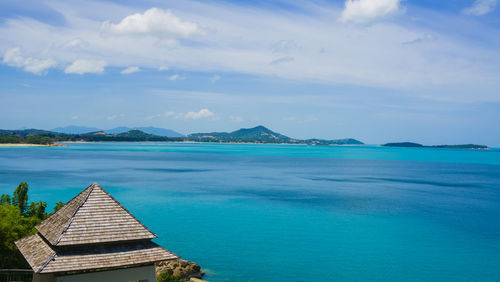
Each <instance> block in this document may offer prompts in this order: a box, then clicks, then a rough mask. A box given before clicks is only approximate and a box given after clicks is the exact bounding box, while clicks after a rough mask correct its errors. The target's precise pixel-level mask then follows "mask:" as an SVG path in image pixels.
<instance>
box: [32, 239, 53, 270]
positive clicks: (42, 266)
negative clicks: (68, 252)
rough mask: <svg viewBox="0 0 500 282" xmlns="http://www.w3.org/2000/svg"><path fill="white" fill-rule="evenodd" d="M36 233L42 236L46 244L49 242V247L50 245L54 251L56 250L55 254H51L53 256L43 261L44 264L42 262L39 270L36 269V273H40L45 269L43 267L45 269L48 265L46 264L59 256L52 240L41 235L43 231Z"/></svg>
mask: <svg viewBox="0 0 500 282" xmlns="http://www.w3.org/2000/svg"><path fill="white" fill-rule="evenodd" d="M36 235H37V236H38V237H40V238H41V239H42V241H44V242H45V243H46V244H47V243H48V244H47V246H48V247H49V248H50V249H51V250H52V251H54V254H53V255H51V256H49V257H48V258H47V261H45V262H44V263H43V264H42V265H41V266H40V267H39V268H38V270H36V271H35V273H40V272H42V270H43V269H44V268H45V267H46V266H47V265H48V264H49V263H50V261H51V260H53V259H54V258H55V257H56V256H57V252H56V250H54V246H52V245H51V244H50V242H49V241H48V240H47V239H46V238H44V237H43V236H42V235H41V233H40V232H37V233H36Z"/></svg>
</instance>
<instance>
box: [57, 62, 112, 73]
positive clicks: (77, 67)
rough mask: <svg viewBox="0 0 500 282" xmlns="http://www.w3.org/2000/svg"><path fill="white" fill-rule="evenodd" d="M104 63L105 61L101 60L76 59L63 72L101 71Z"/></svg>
mask: <svg viewBox="0 0 500 282" xmlns="http://www.w3.org/2000/svg"><path fill="white" fill-rule="evenodd" d="M106 65H107V64H106V62H105V61H101V60H76V61H74V62H73V63H72V64H71V65H69V66H68V67H67V68H66V69H65V70H64V73H76V74H84V73H103V72H104V67H105V66H106Z"/></svg>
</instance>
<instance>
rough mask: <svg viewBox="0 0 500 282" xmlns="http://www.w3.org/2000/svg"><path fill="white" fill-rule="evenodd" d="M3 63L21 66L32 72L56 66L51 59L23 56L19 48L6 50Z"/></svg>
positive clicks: (43, 70)
mask: <svg viewBox="0 0 500 282" xmlns="http://www.w3.org/2000/svg"><path fill="white" fill-rule="evenodd" d="M3 63H4V64H6V65H8V66H11V67H18V68H23V69H24V71H27V72H31V73H34V74H42V73H44V72H45V71H46V70H47V69H49V68H52V67H54V66H56V62H55V61H54V60H52V59H36V58H32V57H23V56H22V54H21V49H20V48H12V49H9V50H7V51H6V52H5V53H4V55H3Z"/></svg>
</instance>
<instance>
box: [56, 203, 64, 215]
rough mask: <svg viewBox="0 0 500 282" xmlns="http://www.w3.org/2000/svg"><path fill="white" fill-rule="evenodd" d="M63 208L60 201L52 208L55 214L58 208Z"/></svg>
mask: <svg viewBox="0 0 500 282" xmlns="http://www.w3.org/2000/svg"><path fill="white" fill-rule="evenodd" d="M63 206H64V203H63V202H61V201H59V202H57V203H56V206H55V207H54V213H55V212H56V211H58V210H59V209H60V208H62V207H63Z"/></svg>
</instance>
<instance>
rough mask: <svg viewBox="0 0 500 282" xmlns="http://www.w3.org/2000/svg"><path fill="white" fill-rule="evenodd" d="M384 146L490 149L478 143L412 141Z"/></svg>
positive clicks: (385, 145)
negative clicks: (434, 143)
mask: <svg viewBox="0 0 500 282" xmlns="http://www.w3.org/2000/svg"><path fill="white" fill-rule="evenodd" d="M382 146H384V147H412V148H441V149H489V148H488V146H485V145H476V144H464V145H434V146H424V145H422V144H418V143H412V142H400V143H387V144H384V145H382Z"/></svg>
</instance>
